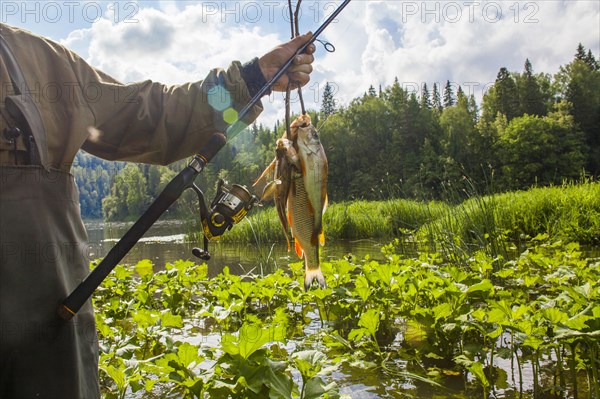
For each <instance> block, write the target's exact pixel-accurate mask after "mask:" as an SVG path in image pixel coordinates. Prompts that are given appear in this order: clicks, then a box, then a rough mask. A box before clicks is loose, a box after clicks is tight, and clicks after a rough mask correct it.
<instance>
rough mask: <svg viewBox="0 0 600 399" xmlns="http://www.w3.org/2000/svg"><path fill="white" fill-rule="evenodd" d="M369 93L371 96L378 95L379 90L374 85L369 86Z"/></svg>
mask: <svg viewBox="0 0 600 399" xmlns="http://www.w3.org/2000/svg"><path fill="white" fill-rule="evenodd" d="M367 95H368V96H370V97H375V96H377V92H376V91H375V87H373V85H371V86H369V91H368V92H367Z"/></svg>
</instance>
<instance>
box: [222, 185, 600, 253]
mask: <svg viewBox="0 0 600 399" xmlns="http://www.w3.org/2000/svg"><path fill="white" fill-rule="evenodd" d="M464 184H465V188H464V191H465V192H467V193H468V196H469V197H470V199H468V200H466V201H462V202H461V203H460V204H457V205H449V204H446V203H442V202H436V201H430V202H420V201H410V200H402V199H397V200H387V201H349V202H340V203H336V204H332V205H330V206H329V208H328V209H327V212H326V213H325V217H324V230H325V236H326V239H327V240H335V239H358V238H365V237H375V238H388V237H399V238H402V241H401V244H403V245H405V248H411V247H412V248H414V246H415V245H414V244H415V243H414V242H413V241H414V238H415V237H416V238H417V239H418V240H417V241H418V242H421V243H422V242H426V243H427V245H429V246H430V247H432V248H439V249H440V250H443V251H447V252H449V253H452V256H461V255H462V254H464V255H465V256H470V253H471V252H472V248H473V247H474V246H475V248H479V247H481V248H486V250H489V251H490V253H493V254H506V253H508V252H510V251H511V249H510V248H512V247H513V246H515V245H522V244H523V242H525V241H527V240H528V239H531V238H532V237H535V236H537V235H538V234H548V235H550V236H552V237H555V238H557V239H564V240H574V241H577V242H580V243H582V244H592V245H597V244H598V243H600V184H598V183H597V182H591V181H590V182H583V183H580V184H565V185H561V186H555V187H543V188H532V189H530V190H527V191H515V192H508V193H504V194H494V195H488V196H480V195H478V193H477V192H476V189H475V188H474V187H473V186H472V185H470V182H469V181H465V182H464ZM223 240H224V241H229V242H251V243H260V244H264V243H272V242H284V241H285V238H284V237H283V233H282V230H281V227H280V225H279V220H278V218H277V215H276V212H275V209H273V208H267V209H264V210H262V211H260V212H256V213H253V214H252V215H250V216H249V217H248V218H246V219H245V220H244V221H243V222H242V223H240V224H238V225H236V226H235V227H234V228H233V229H232V230H231V231H230V232H228V233H227V234H226V235H224V236H223ZM426 248H429V247H426Z"/></svg>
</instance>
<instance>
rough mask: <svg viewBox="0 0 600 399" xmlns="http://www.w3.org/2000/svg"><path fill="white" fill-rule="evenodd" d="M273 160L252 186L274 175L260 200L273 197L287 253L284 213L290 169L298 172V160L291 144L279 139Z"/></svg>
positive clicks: (288, 229)
mask: <svg viewBox="0 0 600 399" xmlns="http://www.w3.org/2000/svg"><path fill="white" fill-rule="evenodd" d="M275 154H276V156H275V159H274V160H273V161H272V162H271V164H270V165H269V166H267V168H266V169H265V171H264V172H263V173H262V174H261V175H260V177H259V178H258V179H257V180H256V182H255V183H254V186H256V185H257V184H258V182H259V181H261V180H262V179H265V178H266V177H267V176H268V175H269V173H274V176H273V180H271V181H269V182H268V183H267V184H266V185H265V188H264V189H263V194H262V198H261V199H262V200H267V199H270V198H271V197H273V200H274V201H275V208H276V209H277V215H278V216H279V222H280V223H281V226H282V228H283V232H284V234H285V238H286V240H287V245H288V251H289V250H290V248H291V246H290V242H291V236H290V227H289V224H288V217H287V213H286V204H287V200H288V194H289V190H290V183H291V178H292V177H291V176H292V175H291V174H292V169H293V168H294V167H296V168H297V169H298V170H300V160H299V158H298V154H297V153H296V150H295V148H294V146H293V143H292V142H291V141H290V140H288V139H286V138H280V139H278V140H277V148H276V150H275Z"/></svg>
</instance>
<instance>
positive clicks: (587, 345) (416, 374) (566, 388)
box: [94, 238, 600, 399]
mask: <svg viewBox="0 0 600 399" xmlns="http://www.w3.org/2000/svg"><path fill="white" fill-rule="evenodd" d="M394 247H395V245H394V244H390V245H388V246H386V247H384V248H383V254H384V255H385V256H386V257H387V261H385V262H382V263H380V262H375V261H371V260H369V259H363V260H357V259H342V260H334V261H332V262H327V263H324V264H323V269H324V274H325V276H326V278H327V284H328V288H327V289H316V290H311V291H308V292H305V291H304V290H303V287H302V278H303V275H302V273H303V271H302V264H301V263H300V262H299V263H297V264H292V265H290V268H289V270H288V271H286V272H284V271H283V270H278V271H276V272H275V273H273V274H269V275H266V276H257V275H246V276H236V275H232V274H230V273H229V271H228V270H227V269H225V270H224V271H223V273H222V274H220V275H218V276H216V277H215V278H213V279H208V278H207V275H206V272H207V268H206V265H196V264H194V263H192V262H186V261H178V262H175V263H174V264H167V266H166V268H165V270H162V271H158V272H152V271H151V270H152V266H151V263H150V262H148V261H144V262H141V263H140V264H138V265H136V266H133V267H130V268H128V267H123V266H119V267H118V268H117V269H116V270H115V273H113V274H111V276H109V278H108V279H107V280H106V281H105V282H104V284H103V285H102V287H101V289H100V290H99V291H97V292H96V295H95V297H94V303H95V307H96V309H97V325H98V331H99V335H100V347H101V351H102V354H101V358H100V369H101V382H102V391H103V395H104V396H105V397H107V398H123V397H125V394H126V393H127V392H134V393H137V395H140V396H142V397H148V398H157V397H160V398H204V397H219V398H232V399H233V398H267V397H268V398H290V399H291V398H300V399H312V398H315V399H316V398H338V397H340V396H339V385H338V381H336V380H337V379H339V378H340V377H339V376H340V375H344V374H347V373H351V370H359V373H360V374H366V373H375V374H377V375H378V377H377V379H378V380H382V379H383V381H389V383H393V381H397V380H404V381H412V382H411V383H408V384H404V385H403V387H402V388H400V385H398V390H399V392H403V393H405V394H406V395H407V396H410V395H411V394H413V393H416V391H415V392H412V390H411V388H410V386H411V385H413V384H415V383H416V382H418V383H419V384H423V383H427V384H430V385H433V386H435V387H437V389H439V390H440V391H438V392H440V394H441V393H442V392H444V389H445V388H442V386H441V384H440V383H441V382H443V378H442V377H441V376H442V375H446V376H452V375H458V376H460V375H461V374H463V375H464V376H465V379H464V384H465V386H464V389H465V392H471V396H476V397H487V395H488V394H489V393H490V392H491V390H492V389H495V387H496V388H497V387H498V386H499V385H500V384H508V382H506V381H505V382H502V380H501V378H500V377H499V376H500V375H501V373H500V371H501V370H500V369H499V368H498V366H499V363H497V362H495V360H494V359H495V357H496V356H499V357H503V358H505V359H512V361H514V362H515V363H516V364H517V368H518V371H519V375H521V374H522V373H521V371H522V368H523V367H524V365H525V364H526V363H531V367H532V369H531V371H532V373H533V379H534V385H533V395H534V397H543V396H544V393H548V392H549V391H561V392H565V394H566V395H567V396H570V394H571V393H572V392H573V390H576V389H578V390H579V393H580V394H582V393H583V392H585V387H581V386H579V387H577V385H576V384H577V380H578V378H579V377H581V376H586V377H587V378H588V379H589V387H590V389H589V392H590V395H591V396H590V397H597V396H593V395H597V393H596V392H595V391H594V388H593V387H594V386H597V384H598V374H597V370H598V358H597V356H596V354H598V353H600V335H599V334H598V331H599V329H600V263H598V261H597V260H593V259H587V258H585V256H584V255H583V254H582V252H581V250H580V248H579V245H578V244H576V243H571V244H562V243H560V242H557V243H549V242H548V241H546V240H545V239H543V238H536V239H535V240H534V241H533V242H532V245H531V246H529V247H528V248H527V249H526V250H524V251H522V252H521V253H520V254H519V255H517V256H516V257H515V258H514V259H513V260H510V261H502V260H501V259H494V258H491V257H489V256H487V255H485V254H484V253H483V252H478V253H476V254H475V255H474V256H473V257H471V258H469V259H466V260H461V261H454V260H447V261H444V260H443V257H442V256H441V254H440V253H435V252H422V253H420V254H419V255H418V257H415V258H407V257H403V256H400V255H398V254H396V252H395V250H394ZM494 270H495V271H494ZM134 271H137V274H135V273H134ZM115 294H117V295H115ZM315 321H316V322H319V321H320V323H321V324H320V327H318V328H307V327H308V326H309V325H314V322H315ZM554 352H556V353H559V354H560V353H562V354H564V356H562V357H560V358H558V359H556V358H555V359H553V361H552V362H546V363H541V362H540V359H542V358H547V359H548V358H551V354H552V353H554ZM504 364H506V363H504ZM572 364H577V368H576V369H572V368H571V365H572ZM578 370H579V371H578ZM334 371H339V372H340V373H336V374H332V373H333V372H334ZM543 373H551V374H552V375H554V378H553V382H552V381H551V380H544V379H542V378H541V376H542V374H543ZM294 376H296V377H298V378H296V377H294ZM520 378H522V377H520ZM361 381H362V383H363V384H367V386H368V384H369V383H368V382H367V380H361ZM519 385H520V387H519ZM504 386H505V388H506V387H508V386H507V385H504ZM512 389H513V390H515V391H516V390H520V391H523V387H522V384H519V382H518V381H514V380H513V383H512ZM440 397H441V396H440Z"/></svg>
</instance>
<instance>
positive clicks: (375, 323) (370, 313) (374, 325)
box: [358, 309, 380, 336]
mask: <svg viewBox="0 0 600 399" xmlns="http://www.w3.org/2000/svg"><path fill="white" fill-rule="evenodd" d="M379 313H380V310H379V309H369V310H367V311H366V312H365V313H363V314H362V315H361V316H360V320H359V321H358V325H359V326H360V327H364V328H365V329H366V330H367V331H368V332H369V334H371V335H372V336H374V335H375V334H376V333H377V330H378V329H379V323H380V316H379Z"/></svg>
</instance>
